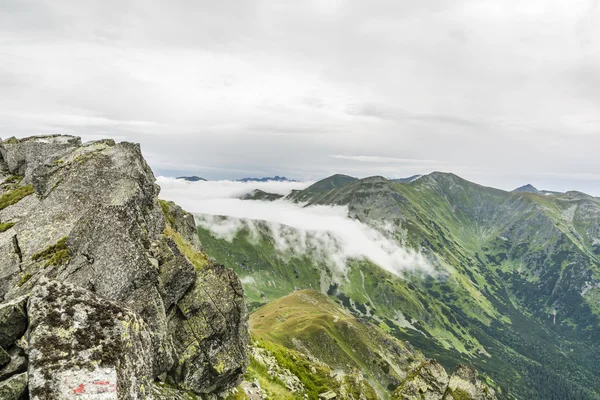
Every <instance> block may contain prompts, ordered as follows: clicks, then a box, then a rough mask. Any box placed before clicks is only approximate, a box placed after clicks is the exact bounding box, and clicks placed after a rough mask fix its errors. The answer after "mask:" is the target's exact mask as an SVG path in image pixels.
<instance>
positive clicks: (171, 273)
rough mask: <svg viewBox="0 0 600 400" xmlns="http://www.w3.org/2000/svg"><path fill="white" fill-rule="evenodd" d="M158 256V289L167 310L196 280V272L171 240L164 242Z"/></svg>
mask: <svg viewBox="0 0 600 400" xmlns="http://www.w3.org/2000/svg"><path fill="white" fill-rule="evenodd" d="M160 254H161V256H160V267H159V271H160V272H159V278H160V288H161V291H162V293H163V296H164V297H163V301H164V304H165V308H166V309H167V310H168V309H170V308H171V306H173V305H174V304H176V303H177V302H178V301H179V300H180V299H181V298H182V297H183V295H184V294H185V292H187V290H188V289H189V288H190V286H192V284H193V283H194V281H195V280H196V270H195V268H194V266H193V265H192V263H191V262H190V261H189V260H188V259H187V258H186V257H185V256H184V255H183V254H182V253H181V251H180V250H179V249H178V248H177V245H176V244H175V242H174V241H173V240H172V239H171V238H167V239H166V240H165V242H164V243H163V246H162V249H161V252H160Z"/></svg>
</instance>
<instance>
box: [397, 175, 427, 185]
mask: <svg viewBox="0 0 600 400" xmlns="http://www.w3.org/2000/svg"><path fill="white" fill-rule="evenodd" d="M422 176H423V175H413V176H409V177H408V178H398V179H390V181H392V182H396V183H410V182H414V181H416V180H417V179H419V178H420V177H422Z"/></svg>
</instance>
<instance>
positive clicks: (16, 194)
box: [0, 185, 33, 210]
mask: <svg viewBox="0 0 600 400" xmlns="http://www.w3.org/2000/svg"><path fill="white" fill-rule="evenodd" d="M32 193H33V185H27V186H21V187H18V188H16V189H13V190H9V191H8V192H6V193H4V194H2V196H0V210H4V209H5V208H6V207H8V206H12V205H13V204H16V203H18V202H19V201H21V200H22V199H23V198H25V197H27V196H29V195H30V194H32Z"/></svg>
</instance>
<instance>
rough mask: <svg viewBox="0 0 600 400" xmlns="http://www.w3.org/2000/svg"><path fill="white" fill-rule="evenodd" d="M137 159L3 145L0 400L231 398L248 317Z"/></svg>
mask: <svg viewBox="0 0 600 400" xmlns="http://www.w3.org/2000/svg"><path fill="white" fill-rule="evenodd" d="M158 192H159V190H158V186H157V185H156V184H155V178H154V175H153V173H152V171H151V170H150V168H149V166H148V165H147V163H146V161H145V160H144V158H143V157H142V154H141V150H140V147H139V145H137V144H133V143H125V142H124V143H115V142H114V141H112V140H101V141H95V142H88V143H84V144H82V142H81V139H80V138H78V137H73V136H63V135H53V136H43V137H31V138H25V139H16V138H10V139H8V140H5V141H2V142H0V221H2V223H1V229H0V230H1V232H0V277H1V279H0V397H1V398H2V399H25V398H31V399H39V400H46V399H63V398H70V399H72V398H79V397H81V398H88V399H92V398H93V399H108V398H111V399H116V398H119V399H150V398H153V399H183V398H185V399H196V398H201V396H204V397H206V396H217V395H221V394H225V393H227V392H228V391H229V390H231V389H232V388H234V387H236V386H237V385H238V384H239V382H240V381H241V379H242V374H243V372H244V370H245V368H246V366H247V363H248V350H247V344H248V342H249V333H248V314H247V309H246V307H245V304H244V301H243V289H242V286H241V283H240V281H239V279H238V278H237V276H236V275H235V273H234V272H233V271H232V270H230V269H227V268H224V267H223V266H222V265H219V264H216V263H214V262H212V261H210V260H209V259H208V256H207V255H206V253H204V252H202V250H201V248H200V242H199V241H198V238H197V235H196V229H195V224H194V222H193V221H194V220H193V217H192V215H191V214H188V213H187V212H185V211H184V210H182V209H181V208H179V207H178V206H177V205H175V204H174V203H168V202H164V201H159V199H158V197H157V196H158Z"/></svg>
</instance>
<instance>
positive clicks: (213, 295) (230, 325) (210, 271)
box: [170, 264, 249, 393]
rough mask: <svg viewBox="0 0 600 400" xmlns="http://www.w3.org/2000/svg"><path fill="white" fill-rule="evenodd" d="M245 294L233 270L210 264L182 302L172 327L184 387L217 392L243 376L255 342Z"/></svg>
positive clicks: (178, 373)
mask: <svg viewBox="0 0 600 400" xmlns="http://www.w3.org/2000/svg"><path fill="white" fill-rule="evenodd" d="M243 296H244V294H243V290H242V286H241V283H240V281H239V280H238V279H236V276H235V273H234V272H233V271H232V270H230V269H227V268H224V267H223V266H221V265H218V264H209V265H208V266H207V267H206V268H205V269H203V270H201V271H199V272H198V279H196V282H195V284H194V286H193V287H192V288H191V289H190V290H189V291H188V292H187V293H186V294H185V296H183V298H182V299H181V300H180V301H179V302H178V303H177V309H176V310H175V312H174V313H173V315H172V318H171V320H170V328H171V332H172V334H173V339H174V344H175V349H176V354H177V356H176V358H177V359H178V364H177V366H176V367H175V368H174V369H173V371H172V372H171V377H172V378H173V379H174V380H175V381H177V382H181V383H182V387H183V388H184V389H188V390H192V391H194V392H197V393H211V392H219V391H223V390H228V389H232V388H234V387H235V386H237V385H238V383H239V382H240V380H241V377H242V376H241V375H242V374H241V372H242V371H244V370H245V368H246V366H247V363H248V358H247V346H248V342H249V335H248V315H247V311H246V306H245V304H244V297H243ZM200 349H202V350H200Z"/></svg>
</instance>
